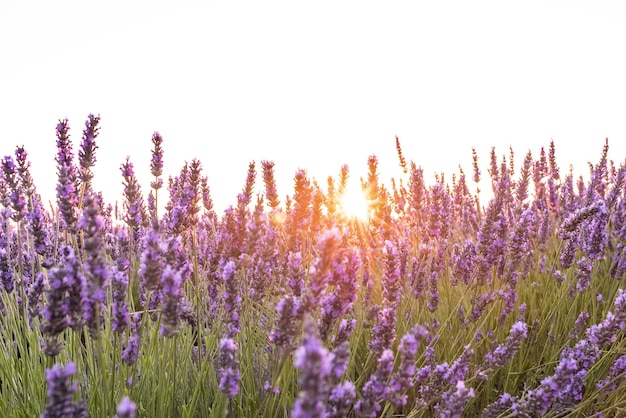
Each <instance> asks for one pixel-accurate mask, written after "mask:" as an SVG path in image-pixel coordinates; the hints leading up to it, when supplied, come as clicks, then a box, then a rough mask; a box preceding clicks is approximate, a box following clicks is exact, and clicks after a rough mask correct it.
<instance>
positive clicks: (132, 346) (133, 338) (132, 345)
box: [122, 314, 141, 366]
mask: <svg viewBox="0 0 626 418" xmlns="http://www.w3.org/2000/svg"><path fill="white" fill-rule="evenodd" d="M131 330H132V331H133V332H132V334H131V335H130V337H128V342H127V344H126V347H125V348H124V350H122V361H123V362H124V363H125V364H127V365H128V366H131V365H133V364H135V362H136V361H137V356H138V355H139V343H140V342H141V334H140V331H141V315H140V314H136V315H134V316H133V318H132V322H131Z"/></svg>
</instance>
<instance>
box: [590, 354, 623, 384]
mask: <svg viewBox="0 0 626 418" xmlns="http://www.w3.org/2000/svg"><path fill="white" fill-rule="evenodd" d="M620 380H626V355H622V356H619V357H618V358H617V360H615V363H613V365H612V366H611V369H610V370H609V374H608V375H607V377H606V378H605V379H603V380H601V381H599V382H598V383H597V384H596V387H597V388H598V389H602V390H604V391H607V392H612V391H615V390H616V389H617V386H618V384H619V381H620Z"/></svg>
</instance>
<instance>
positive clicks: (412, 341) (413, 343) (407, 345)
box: [389, 325, 428, 406]
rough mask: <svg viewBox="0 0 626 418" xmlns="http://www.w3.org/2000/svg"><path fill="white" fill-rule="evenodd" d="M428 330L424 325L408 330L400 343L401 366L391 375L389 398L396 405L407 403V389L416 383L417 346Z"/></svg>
mask: <svg viewBox="0 0 626 418" xmlns="http://www.w3.org/2000/svg"><path fill="white" fill-rule="evenodd" d="M427 335H428V331H426V329H425V328H424V327H422V326H419V325H417V326H415V327H414V328H413V329H411V330H410V331H409V332H407V333H406V334H405V335H404V336H403V337H402V339H401V340H400V344H399V345H398V351H399V352H400V366H399V367H398V371H397V372H396V373H394V374H393V375H392V376H391V381H390V383H389V388H390V393H389V400H390V401H391V403H392V404H393V405H394V406H404V405H406V404H407V401H408V396H407V395H406V391H407V390H409V389H410V388H411V387H412V386H413V384H414V378H415V359H416V356H417V348H418V346H419V344H420V342H421V340H423V339H424V338H425V337H426V336H427Z"/></svg>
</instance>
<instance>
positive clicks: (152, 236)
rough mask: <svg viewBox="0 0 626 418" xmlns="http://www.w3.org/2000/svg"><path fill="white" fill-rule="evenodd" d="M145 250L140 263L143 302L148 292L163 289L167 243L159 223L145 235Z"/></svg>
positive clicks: (153, 292) (156, 291)
mask: <svg viewBox="0 0 626 418" xmlns="http://www.w3.org/2000/svg"><path fill="white" fill-rule="evenodd" d="M143 240H144V245H143V247H144V250H143V252H142V253H141V263H140V265H139V277H140V278H141V287H140V296H141V298H142V300H141V302H142V303H144V304H145V303H146V301H145V300H144V299H145V297H146V292H151V293H152V294H155V293H159V292H160V290H161V285H162V280H161V276H162V274H163V269H164V268H165V264H164V261H163V254H164V253H165V252H166V247H165V244H164V243H163V242H162V240H161V235H160V233H159V228H158V224H154V225H153V226H152V228H151V229H150V230H148V232H147V233H146V234H145V235H144V237H143Z"/></svg>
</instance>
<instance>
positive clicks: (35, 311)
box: [28, 272, 46, 327]
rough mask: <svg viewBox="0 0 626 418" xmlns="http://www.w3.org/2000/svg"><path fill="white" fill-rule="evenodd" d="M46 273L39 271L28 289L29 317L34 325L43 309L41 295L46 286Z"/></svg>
mask: <svg viewBox="0 0 626 418" xmlns="http://www.w3.org/2000/svg"><path fill="white" fill-rule="evenodd" d="M45 278H46V276H45V274H44V273H43V272H39V273H37V276H35V280H33V283H32V285H31V287H30V288H29V289H28V319H29V322H30V324H31V327H32V321H33V319H34V318H37V317H38V316H39V312H40V310H41V295H42V293H43V291H44V288H45V285H46V283H45Z"/></svg>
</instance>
